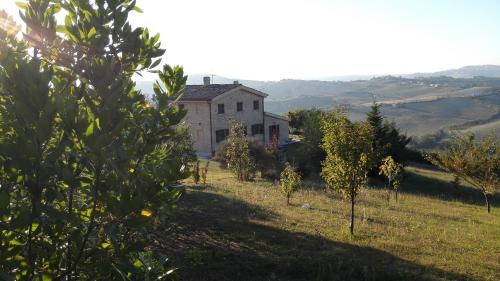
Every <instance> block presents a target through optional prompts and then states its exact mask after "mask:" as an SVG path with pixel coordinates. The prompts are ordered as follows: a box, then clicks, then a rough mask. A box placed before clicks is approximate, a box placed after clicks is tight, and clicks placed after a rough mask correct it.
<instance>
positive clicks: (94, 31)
mask: <svg viewBox="0 0 500 281" xmlns="http://www.w3.org/2000/svg"><path fill="white" fill-rule="evenodd" d="M96 33H97V31H96V30H95V27H92V28H91V29H90V31H89V33H88V34H87V37H88V38H92V37H93V36H94V35H95V34H96Z"/></svg>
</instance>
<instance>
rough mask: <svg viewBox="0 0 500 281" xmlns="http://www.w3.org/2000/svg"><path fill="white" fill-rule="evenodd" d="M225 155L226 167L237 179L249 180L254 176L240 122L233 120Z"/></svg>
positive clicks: (253, 165)
mask: <svg viewBox="0 0 500 281" xmlns="http://www.w3.org/2000/svg"><path fill="white" fill-rule="evenodd" d="M226 157H227V160H228V167H229V168H230V169H231V170H232V171H233V172H234V174H235V175H236V177H237V178H238V180H239V181H249V180H252V179H253V178H254V177H255V163H254V162H253V160H252V159H251V158H250V151H249V149H248V141H247V139H246V136H245V127H244V126H243V124H242V123H241V122H237V121H233V122H232V123H231V129H230V132H229V136H228V138H227V150H226Z"/></svg>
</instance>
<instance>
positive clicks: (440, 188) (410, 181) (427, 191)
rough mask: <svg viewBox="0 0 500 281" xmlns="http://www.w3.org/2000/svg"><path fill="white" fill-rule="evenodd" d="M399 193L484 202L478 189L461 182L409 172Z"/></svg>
mask: <svg viewBox="0 0 500 281" xmlns="http://www.w3.org/2000/svg"><path fill="white" fill-rule="evenodd" d="M400 193H410V194H416V195H423V196H427V197H432V198H437V199H440V200H446V201H460V202H463V203H466V204H473V205H481V206H484V205H485V204H486V203H485V199H484V196H483V194H482V193H481V191H479V190H478V189H475V188H472V187H470V186H464V185H463V184H460V185H458V186H454V185H453V184H452V183H451V182H449V181H445V180H441V179H436V178H432V177H427V176H424V175H419V174H415V173H411V172H410V173H406V174H405V179H404V181H403V183H402V186H401V189H400ZM495 201H496V200H492V202H491V205H492V207H495V206H497V205H498V202H495Z"/></svg>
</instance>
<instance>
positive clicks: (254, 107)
mask: <svg viewBox="0 0 500 281" xmlns="http://www.w3.org/2000/svg"><path fill="white" fill-rule="evenodd" d="M253 110H259V100H254V101H253Z"/></svg>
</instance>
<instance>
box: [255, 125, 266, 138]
mask: <svg viewBox="0 0 500 281" xmlns="http://www.w3.org/2000/svg"><path fill="white" fill-rule="evenodd" d="M263 134H264V124H253V125H252V136H255V135H263Z"/></svg>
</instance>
